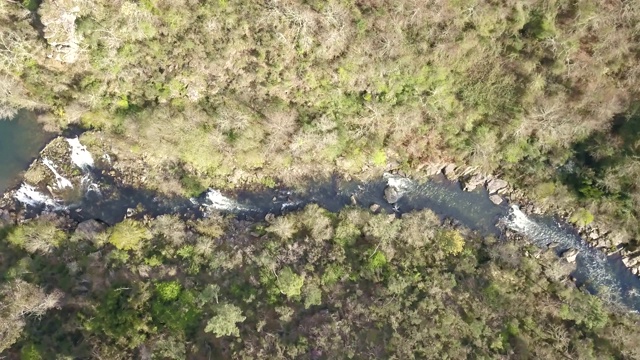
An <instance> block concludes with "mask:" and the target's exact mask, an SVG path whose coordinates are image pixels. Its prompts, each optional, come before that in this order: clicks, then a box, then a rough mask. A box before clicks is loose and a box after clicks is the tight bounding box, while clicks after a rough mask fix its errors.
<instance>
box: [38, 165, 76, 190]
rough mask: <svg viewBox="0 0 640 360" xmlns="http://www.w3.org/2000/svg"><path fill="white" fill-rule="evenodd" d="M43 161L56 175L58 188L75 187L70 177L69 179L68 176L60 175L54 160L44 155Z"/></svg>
mask: <svg viewBox="0 0 640 360" xmlns="http://www.w3.org/2000/svg"><path fill="white" fill-rule="evenodd" d="M42 163H43V164H44V166H46V167H48V168H49V170H51V172H52V173H53V175H54V176H55V177H56V188H58V189H65V188H73V184H71V181H69V179H67V178H66V177H64V176H62V175H60V173H59V172H58V170H57V169H56V165H55V164H54V163H53V161H51V160H49V159H47V158H44V157H43V158H42Z"/></svg>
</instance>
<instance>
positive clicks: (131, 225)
mask: <svg viewBox="0 0 640 360" xmlns="http://www.w3.org/2000/svg"><path fill="white" fill-rule="evenodd" d="M149 239H151V233H150V232H149V230H148V229H147V228H146V227H145V226H144V225H143V224H142V223H140V222H138V221H135V220H132V219H125V220H123V221H122V222H120V223H117V224H116V225H115V226H114V227H113V228H111V234H110V235H109V242H110V243H111V244H112V245H113V246H115V247H116V248H117V249H119V250H137V249H140V248H141V247H142V242H143V241H144V240H149Z"/></svg>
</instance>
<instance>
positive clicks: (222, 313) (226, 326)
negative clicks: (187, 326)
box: [204, 304, 247, 337]
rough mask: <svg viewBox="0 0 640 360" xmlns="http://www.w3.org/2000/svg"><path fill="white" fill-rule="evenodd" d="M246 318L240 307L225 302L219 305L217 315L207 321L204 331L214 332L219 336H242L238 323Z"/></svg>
mask: <svg viewBox="0 0 640 360" xmlns="http://www.w3.org/2000/svg"><path fill="white" fill-rule="evenodd" d="M246 318H247V317H246V316H243V315H242V310H241V309H240V308H239V307H237V306H235V305H232V304H223V305H220V306H218V307H217V309H216V315H215V316H214V317H212V318H211V320H209V322H207V326H206V327H205V329H204V331H206V332H211V333H214V334H215V335H216V336H218V337H221V336H232V335H233V336H240V329H238V326H237V325H236V324H237V323H241V322H243V321H244V320H245V319H246Z"/></svg>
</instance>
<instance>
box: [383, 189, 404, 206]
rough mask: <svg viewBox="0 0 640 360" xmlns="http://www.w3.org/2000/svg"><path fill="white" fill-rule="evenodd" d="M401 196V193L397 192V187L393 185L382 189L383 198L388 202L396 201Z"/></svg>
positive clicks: (393, 202)
mask: <svg viewBox="0 0 640 360" xmlns="http://www.w3.org/2000/svg"><path fill="white" fill-rule="evenodd" d="M401 197H402V194H400V192H398V189H396V188H395V187H393V186H387V187H386V188H385V189H384V199H385V200H387V202H388V203H389V204H395V203H397V202H398V200H400V198H401Z"/></svg>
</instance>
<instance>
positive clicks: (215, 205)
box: [203, 189, 251, 212]
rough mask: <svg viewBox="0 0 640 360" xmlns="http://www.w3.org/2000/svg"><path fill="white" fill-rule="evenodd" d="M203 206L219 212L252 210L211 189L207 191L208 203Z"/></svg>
mask: <svg viewBox="0 0 640 360" xmlns="http://www.w3.org/2000/svg"><path fill="white" fill-rule="evenodd" d="M203 205H204V206H206V207H207V208H209V209H213V210H219V211H229V212H238V211H247V210H251V209H250V208H248V207H246V206H244V205H241V204H239V203H238V202H236V201H234V200H231V199H229V198H228V197H226V196H224V195H223V194H222V193H221V192H220V191H219V190H216V189H209V191H207V196H206V202H205V203H204V204H203Z"/></svg>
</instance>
